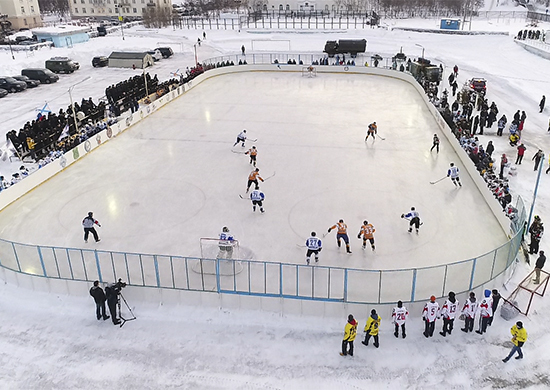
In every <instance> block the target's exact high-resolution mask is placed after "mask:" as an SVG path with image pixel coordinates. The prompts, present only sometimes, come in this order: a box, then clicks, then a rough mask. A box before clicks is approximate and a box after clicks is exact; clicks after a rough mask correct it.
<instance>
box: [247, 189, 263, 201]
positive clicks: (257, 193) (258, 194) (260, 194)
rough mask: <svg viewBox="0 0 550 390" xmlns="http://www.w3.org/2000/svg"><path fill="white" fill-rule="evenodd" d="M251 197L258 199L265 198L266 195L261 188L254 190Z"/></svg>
mask: <svg viewBox="0 0 550 390" xmlns="http://www.w3.org/2000/svg"><path fill="white" fill-rule="evenodd" d="M250 199H251V200H256V201H260V200H264V199H265V195H264V193H263V192H261V191H260V190H254V191H252V192H251V193H250Z"/></svg>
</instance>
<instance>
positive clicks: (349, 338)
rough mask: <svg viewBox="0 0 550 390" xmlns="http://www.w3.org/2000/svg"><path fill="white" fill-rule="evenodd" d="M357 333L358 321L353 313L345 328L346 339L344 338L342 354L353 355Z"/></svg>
mask: <svg viewBox="0 0 550 390" xmlns="http://www.w3.org/2000/svg"><path fill="white" fill-rule="evenodd" d="M356 335H357V321H355V318H353V315H351V314H350V315H349V316H348V322H347V323H346V327H345V328H344V340H342V352H340V355H341V356H346V355H350V356H353V341H354V340H355V336H356ZM348 345H349V351H348Z"/></svg>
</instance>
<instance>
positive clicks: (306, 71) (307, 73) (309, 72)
mask: <svg viewBox="0 0 550 390" xmlns="http://www.w3.org/2000/svg"><path fill="white" fill-rule="evenodd" d="M302 77H317V68H316V67H314V66H312V65H310V66H303V67H302Z"/></svg>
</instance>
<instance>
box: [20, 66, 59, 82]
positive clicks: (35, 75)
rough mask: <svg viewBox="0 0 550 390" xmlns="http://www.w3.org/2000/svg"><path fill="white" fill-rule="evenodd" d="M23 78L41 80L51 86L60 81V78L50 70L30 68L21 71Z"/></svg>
mask: <svg viewBox="0 0 550 390" xmlns="http://www.w3.org/2000/svg"><path fill="white" fill-rule="evenodd" d="M21 75H22V76H27V77H28V78H29V79H31V80H39V81H40V82H41V83H43V84H44V83H45V84H50V83H55V82H56V81H57V80H59V76H58V75H56V74H54V73H53V72H52V71H51V70H49V69H44V68H29V69H23V70H22V71H21Z"/></svg>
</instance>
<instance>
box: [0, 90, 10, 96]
mask: <svg viewBox="0 0 550 390" xmlns="http://www.w3.org/2000/svg"><path fill="white" fill-rule="evenodd" d="M7 94H8V91H6V90H5V89H2V88H0V98H3V97H5V96H6V95H7Z"/></svg>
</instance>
